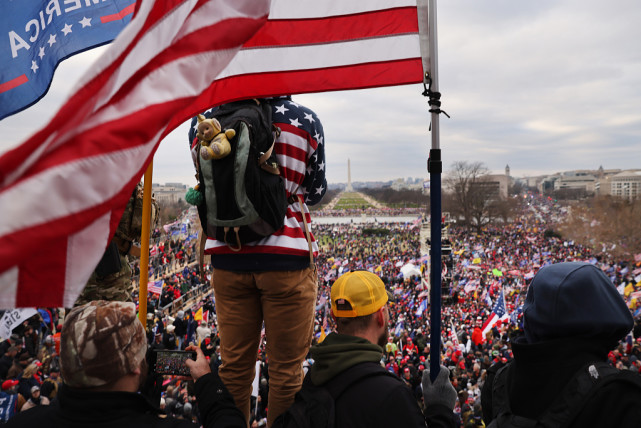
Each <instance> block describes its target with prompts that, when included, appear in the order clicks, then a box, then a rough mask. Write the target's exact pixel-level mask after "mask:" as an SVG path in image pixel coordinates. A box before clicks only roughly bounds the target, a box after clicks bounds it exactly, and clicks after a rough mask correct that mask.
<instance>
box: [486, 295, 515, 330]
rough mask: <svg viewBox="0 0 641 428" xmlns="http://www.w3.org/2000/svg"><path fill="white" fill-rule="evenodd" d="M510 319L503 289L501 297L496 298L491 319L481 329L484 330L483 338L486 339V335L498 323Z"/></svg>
mask: <svg viewBox="0 0 641 428" xmlns="http://www.w3.org/2000/svg"><path fill="white" fill-rule="evenodd" d="M509 318H510V315H509V314H508V313H507V307H506V306H505V296H504V295H503V288H501V291H500V292H499V297H497V298H496V303H495V304H494V307H493V308H492V313H491V314H490V317H489V318H488V319H487V320H485V323H484V324H483V327H481V330H483V337H485V334H486V333H487V332H488V331H490V329H491V328H492V327H494V325H495V324H496V323H497V322H499V321H505V320H507V319H509Z"/></svg>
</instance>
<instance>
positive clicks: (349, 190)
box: [345, 158, 354, 192]
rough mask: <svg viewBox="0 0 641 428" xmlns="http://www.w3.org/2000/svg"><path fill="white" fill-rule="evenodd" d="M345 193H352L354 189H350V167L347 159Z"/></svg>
mask: <svg viewBox="0 0 641 428" xmlns="http://www.w3.org/2000/svg"><path fill="white" fill-rule="evenodd" d="M345 191H346V192H353V191H354V188H353V187H352V166H351V164H350V160H349V158H348V159H347V187H345Z"/></svg>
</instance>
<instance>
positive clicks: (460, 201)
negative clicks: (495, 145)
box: [444, 161, 499, 230]
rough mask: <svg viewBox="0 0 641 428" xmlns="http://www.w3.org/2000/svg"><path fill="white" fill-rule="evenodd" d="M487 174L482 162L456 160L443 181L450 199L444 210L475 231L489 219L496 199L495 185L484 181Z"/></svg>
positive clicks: (497, 194) (496, 188)
mask: <svg viewBox="0 0 641 428" xmlns="http://www.w3.org/2000/svg"><path fill="white" fill-rule="evenodd" d="M488 172H489V171H488V169H487V167H486V166H485V164H483V163H482V162H467V161H456V162H454V163H453V164H452V168H451V170H450V171H449V173H448V174H447V177H446V178H445V180H444V181H445V186H446V188H447V191H448V192H450V193H451V196H452V199H451V200H450V199H449V198H448V202H449V203H451V204H452V205H451V206H449V207H448V209H449V210H450V211H451V212H453V213H455V214H456V216H457V217H458V218H462V220H463V221H464V222H465V223H466V224H468V225H470V226H474V227H476V228H477V229H478V230H480V229H481V228H482V227H483V226H485V225H486V224H488V223H489V222H490V221H491V220H492V218H493V216H494V215H495V214H494V210H493V207H494V202H495V201H496V200H497V199H498V198H499V192H498V185H497V184H496V183H494V182H492V181H490V180H489V179H488Z"/></svg>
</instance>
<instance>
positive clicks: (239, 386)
mask: <svg viewBox="0 0 641 428" xmlns="http://www.w3.org/2000/svg"><path fill="white" fill-rule="evenodd" d="M212 286H213V288H214V295H215V298H216V314H217V317H218V330H219V332H220V350H221V358H222V364H221V366H220V377H221V379H222V380H223V382H224V383H225V386H227V388H228V389H229V392H230V393H231V394H232V396H233V397H234V401H235V402H236V405H237V406H238V408H239V409H240V410H241V411H242V412H243V413H244V414H245V416H246V417H247V418H248V420H249V415H250V409H249V404H250V396H251V390H252V382H253V380H254V376H255V366H256V359H257V357H258V347H259V344H260V333H261V328H262V323H263V320H264V321H265V336H266V351H267V357H268V367H269V397H268V415H267V423H268V425H269V426H271V423H272V422H273V421H274V419H276V417H277V416H278V415H280V414H281V413H283V412H284V411H285V410H287V408H289V406H290V405H291V404H292V403H293V402H294V395H295V394H296V392H298V390H299V389H300V386H301V384H302V381H303V367H302V362H303V360H304V359H305V356H306V355H307V353H308V351H309V347H310V345H311V340H312V332H313V328H314V307H315V304H316V293H317V280H316V275H315V273H314V271H313V269H310V268H308V269H304V270H299V271H275V272H260V273H252V272H250V273H243V272H230V271H225V270H221V269H214V272H213V275H212Z"/></svg>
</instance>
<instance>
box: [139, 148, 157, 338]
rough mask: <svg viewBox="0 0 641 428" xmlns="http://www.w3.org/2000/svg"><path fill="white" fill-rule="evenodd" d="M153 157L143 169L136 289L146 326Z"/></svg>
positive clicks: (140, 316) (140, 314) (140, 311)
mask: <svg viewBox="0 0 641 428" xmlns="http://www.w3.org/2000/svg"><path fill="white" fill-rule="evenodd" d="M153 172H154V161H153V159H152V160H151V162H149V166H148V167H147V171H145V181H144V185H143V197H142V233H141V236H140V289H139V291H138V319H139V320H140V322H141V323H142V325H143V326H144V327H147V281H148V280H149V235H150V228H151V180H152V175H153Z"/></svg>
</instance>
